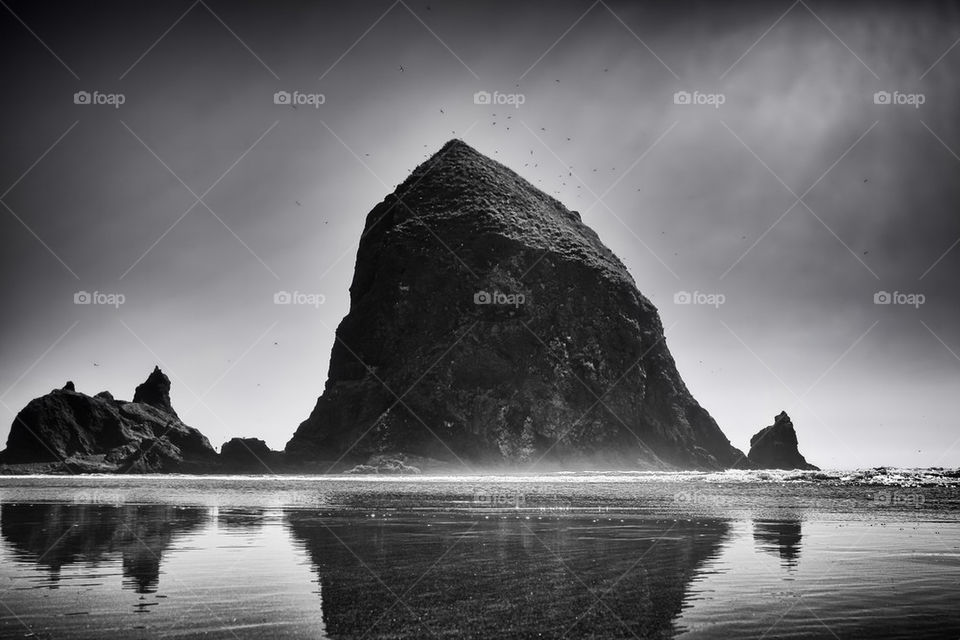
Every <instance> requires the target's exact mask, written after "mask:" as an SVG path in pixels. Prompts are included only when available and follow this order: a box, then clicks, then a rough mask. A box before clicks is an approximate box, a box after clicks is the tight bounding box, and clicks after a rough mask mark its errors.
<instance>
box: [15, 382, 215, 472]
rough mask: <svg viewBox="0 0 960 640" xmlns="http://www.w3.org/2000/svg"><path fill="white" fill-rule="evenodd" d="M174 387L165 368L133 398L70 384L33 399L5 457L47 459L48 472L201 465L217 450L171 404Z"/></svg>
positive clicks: (24, 461)
mask: <svg viewBox="0 0 960 640" xmlns="http://www.w3.org/2000/svg"><path fill="white" fill-rule="evenodd" d="M169 389H170V380H169V378H167V377H166V375H164V374H163V372H162V371H160V369H159V368H158V369H154V371H153V373H151V374H150V377H149V378H147V381H146V382H144V383H143V384H141V385H140V386H139V387H137V393H136V396H135V397H138V398H140V400H138V401H134V402H126V401H123V400H115V399H113V396H112V394H110V393H108V392H101V393H98V394H97V395H96V396H93V397H91V396H88V395H86V394H84V393H79V392H77V391H76V390H75V387H74V385H73V383H67V385H65V386H64V388H63V389H56V390H54V391H52V392H50V393H48V394H47V395H45V396H41V397H40V398H36V399H34V400H31V401H30V402H29V403H28V404H27V406H26V407H24V408H23V409H22V410H21V411H20V412H19V413H18V414H17V416H16V418H15V419H14V421H13V424H12V426H11V428H10V435H9V436H8V438H7V447H6V449H5V450H4V451H3V452H2V453H0V462H2V463H3V464H6V465H24V464H26V465H30V464H47V465H49V467H47V468H46V469H45V471H49V472H100V473H103V472H111V471H113V472H122V473H160V472H169V471H176V470H180V469H182V468H183V467H184V466H185V465H186V466H188V467H189V466H191V465H194V466H195V465H199V468H201V469H202V468H203V467H204V465H206V464H208V463H212V462H213V461H214V460H215V459H216V452H215V451H214V449H213V447H211V446H210V442H209V441H208V440H207V439H206V438H205V437H204V436H203V434H201V433H200V432H199V431H197V430H196V429H194V428H193V427H190V426H187V425H186V424H184V423H183V422H182V421H181V420H180V418H179V417H178V416H177V414H176V413H175V412H174V411H173V408H172V407H169ZM146 400H150V401H151V402H146ZM164 407H167V408H166V409H165V408H164Z"/></svg>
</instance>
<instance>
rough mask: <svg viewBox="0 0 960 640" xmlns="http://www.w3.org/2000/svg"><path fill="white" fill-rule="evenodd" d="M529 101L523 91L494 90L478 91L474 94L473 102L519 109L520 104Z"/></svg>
mask: <svg viewBox="0 0 960 640" xmlns="http://www.w3.org/2000/svg"><path fill="white" fill-rule="evenodd" d="M526 101H527V96H526V95H524V94H522V93H500V92H499V91H494V92H493V93H490V92H489V91H477V92H476V93H474V94H473V104H479V105H503V106H508V107H513V108H514V109H519V108H520V105H522V104H523V103H525V102H526Z"/></svg>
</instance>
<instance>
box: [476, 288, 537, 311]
mask: <svg viewBox="0 0 960 640" xmlns="http://www.w3.org/2000/svg"><path fill="white" fill-rule="evenodd" d="M526 301H527V297H526V296H525V295H523V294H522V293H502V292H500V291H477V292H476V293H475V294H473V304H496V305H512V306H514V307H519V306H520V305H522V304H524V303H525V302H526Z"/></svg>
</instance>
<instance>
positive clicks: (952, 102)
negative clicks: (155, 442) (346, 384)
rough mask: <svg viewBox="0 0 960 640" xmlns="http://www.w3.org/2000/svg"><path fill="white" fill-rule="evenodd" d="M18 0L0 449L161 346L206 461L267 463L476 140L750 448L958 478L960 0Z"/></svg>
mask: <svg viewBox="0 0 960 640" xmlns="http://www.w3.org/2000/svg"><path fill="white" fill-rule="evenodd" d="M5 1H6V4H5V5H3V6H2V7H0V43H2V44H0V47H2V50H3V54H2V69H0V73H2V77H3V81H4V86H5V99H4V101H3V105H2V107H0V108H2V110H3V118H2V120H0V126H2V140H3V145H2V152H0V194H2V196H0V201H2V206H0V239H2V240H0V241H2V247H0V263H2V268H0V278H2V283H0V293H2V295H3V300H4V302H5V304H4V313H3V318H2V320H0V400H2V404H0V417H2V419H0V441H5V439H6V434H7V432H8V428H9V424H10V422H11V421H12V420H13V417H14V415H15V414H16V412H17V411H18V410H19V409H20V408H22V407H23V406H24V405H25V404H26V403H27V402H28V401H29V400H30V399H31V398H34V397H37V396H40V395H42V394H44V393H46V392H48V391H49V390H50V389H52V388H55V387H60V386H62V385H63V384H64V382H65V381H66V380H68V379H71V380H73V381H75V383H76V385H77V389H78V390H80V391H84V392H86V393H90V394H93V393H96V392H98V391H101V390H104V389H108V390H110V391H111V392H112V393H113V394H114V395H115V396H117V397H118V398H128V399H129V398H131V397H132V395H133V389H134V387H135V386H136V385H137V384H139V383H140V382H142V381H143V379H145V378H146V376H147V374H148V373H149V372H150V370H151V369H152V368H153V366H154V365H155V364H159V365H160V366H161V367H162V368H163V369H164V370H165V371H166V372H167V373H168V374H169V375H170V377H171V378H172V380H173V392H172V396H173V404H174V406H175V408H176V409H177V410H178V412H179V413H180V416H181V417H182V418H183V419H184V421H185V422H187V423H188V424H190V425H192V426H195V427H197V428H199V429H200V430H201V431H202V432H203V433H204V434H206V435H207V436H208V437H209V438H210V440H211V442H213V444H214V445H215V446H219V445H220V444H221V443H222V442H224V441H225V440H227V439H228V438H230V437H232V436H254V437H259V438H263V439H265V440H266V441H267V442H268V444H270V445H271V446H272V447H273V448H278V449H279V448H282V447H283V445H284V444H285V443H286V441H287V440H288V439H289V438H290V436H291V435H292V434H293V431H294V429H295V428H296V426H297V425H298V424H299V423H300V421H302V420H303V419H305V418H306V417H307V415H308V414H309V412H310V410H311V409H312V407H313V405H314V403H315V402H316V398H317V396H318V395H319V394H320V393H321V391H322V389H323V385H324V382H325V380H326V373H327V365H328V359H329V354H330V348H331V346H332V342H333V331H334V329H335V328H336V326H337V324H338V323H339V321H340V319H341V318H342V317H343V316H344V315H345V314H346V312H347V310H348V304H349V296H348V287H349V284H350V280H351V277H352V272H353V266H354V259H355V253H356V247H357V243H358V240H359V236H360V233H361V231H362V229H363V223H364V218H365V216H366V214H367V212H368V211H369V210H370V209H371V208H372V207H373V206H374V205H375V204H376V203H377V202H379V201H380V200H381V199H382V198H383V197H384V196H385V195H386V194H387V193H389V192H390V191H392V190H393V188H394V187H395V186H396V185H397V184H398V183H399V182H401V181H402V180H403V179H404V178H405V177H406V175H407V174H408V173H409V171H410V170H412V169H413V167H414V166H416V164H418V163H419V162H421V161H422V160H423V159H424V158H425V157H427V156H428V155H430V154H432V153H433V152H435V151H436V150H437V149H438V148H439V147H440V146H441V145H442V144H443V143H444V142H445V141H446V140H448V139H450V138H452V137H460V138H462V139H464V140H465V141H466V142H467V143H469V144H471V145H473V146H474V147H475V148H477V149H478V150H479V151H481V152H483V153H486V154H487V155H489V156H491V157H493V158H495V159H497V160H499V161H501V162H503V163H505V164H506V165H507V166H509V167H511V168H513V169H514V170H516V171H518V172H519V173H520V174H521V175H523V176H524V177H526V178H527V179H529V180H530V181H531V182H533V183H534V184H536V185H537V186H540V187H541V188H543V189H544V190H545V191H547V192H549V193H551V194H553V195H555V196H556V197H558V198H559V199H560V200H561V201H562V202H563V203H564V204H566V205H567V206H568V207H569V208H571V209H575V210H578V211H580V212H581V214H582V216H583V219H584V221H585V222H586V223H587V224H589V225H590V226H591V227H593V228H594V229H595V230H596V231H597V232H598V233H599V235H600V237H601V239H602V240H603V241H604V242H605V243H606V244H607V245H608V246H609V247H610V248H611V249H612V250H613V251H614V252H615V253H616V254H617V255H618V256H619V257H620V258H621V259H622V260H623V262H624V263H625V264H626V265H627V267H628V268H629V270H630V272H631V274H632V275H633V277H634V279H635V280H636V282H637V285H638V287H639V288H640V290H641V291H642V292H643V293H644V294H645V295H647V296H648V297H649V298H650V299H651V300H652V301H653V302H654V303H655V304H656V305H657V307H658V308H659V310H660V314H661V317H662V319H663V322H664V326H665V327H666V334H667V342H668V345H669V347H670V349H671V351H672V352H673V354H674V357H675V358H676V360H677V364H678V366H679V369H680V373H681V375H682V376H683V378H684V380H685V381H686V382H687V385H688V386H689V387H690V389H691V391H692V392H693V394H694V396H695V397H696V398H697V399H698V400H699V402H700V403H701V404H702V405H703V406H704V407H706V408H707V409H708V410H709V411H710V413H711V414H712V415H713V416H714V417H715V418H716V419H717V421H718V423H719V424H720V426H721V427H722V428H723V430H724V431H725V433H726V434H727V435H728V437H729V438H730V439H731V441H732V442H733V444H734V445H736V446H738V447H740V448H743V449H744V450H746V449H747V448H748V444H749V438H750V436H751V435H752V434H753V433H755V432H756V431H757V430H758V429H760V428H761V427H763V426H766V425H769V424H772V421H773V417H774V415H776V414H777V413H779V412H780V411H781V410H786V411H788V412H789V413H790V414H791V416H792V417H793V420H794V423H795V425H796V426H797V430H798V435H799V439H800V445H801V451H802V452H803V453H804V454H805V455H806V457H807V459H808V460H810V461H811V462H813V463H815V464H817V465H820V466H822V467H829V468H838V467H846V468H849V467H869V466H876V465H903V466H957V465H960V443H958V438H960V429H958V426H960V422H958V418H957V410H956V399H957V393H958V391H960V357H958V354H960V322H958V320H960V291H958V286H957V282H958V280H957V274H958V273H960V246H958V241H960V215H958V213H960V212H958V204H960V180H958V179H957V178H958V177H960V157H958V154H960V130H958V121H957V117H956V114H957V112H958V82H957V79H958V78H960V46H958V45H957V43H958V39H960V11H958V9H957V7H956V5H955V4H954V5H951V4H948V3H943V4H942V5H941V4H922V3H903V4H902V5H895V4H876V3H873V4H866V3H864V4H860V5H857V4H851V3H844V4H843V5H842V7H834V6H831V5H829V4H826V3H823V2H815V1H811V2H795V3H792V4H791V3H790V2H765V3H758V4H756V5H743V4H737V5H731V8H723V7H720V6H717V5H718V4H719V3H709V2H707V3H695V2H694V3H671V5H670V7H671V8H670V9H669V10H668V9H663V8H659V7H655V6H654V5H652V4H638V3H619V2H608V3H602V2H598V3H595V4H591V2H589V1H587V2H556V3H550V5H549V10H547V9H545V8H544V7H543V6H542V5H538V4H536V3H524V2H516V1H510V2H483V3H470V4H468V3H462V4H452V3H446V2H440V1H438V0H430V1H429V2H423V1H422V0H417V1H416V2H413V1H408V2H406V3H404V2H396V3H393V4H391V2H389V1H385V2H361V3H343V6H336V5H332V4H329V3H320V4H316V3H304V4H292V3H287V4H280V3H271V4H270V6H269V7H267V6H257V5H255V4H253V3H249V4H244V3H228V2H224V1H223V0H204V1H203V2H196V3H193V4H191V2H190V1H189V0H187V1H184V2H166V3H155V4H153V5H151V6H149V7H146V8H143V7H135V6H133V4H132V3H114V4H111V3H101V2H96V3H83V4H82V5H80V3H61V4H58V3H50V2H24V1H10V0H5ZM732 7H735V8H732ZM80 91H86V92H88V93H90V94H91V96H99V97H100V98H101V99H103V100H106V101H108V102H109V101H111V100H113V101H115V100H114V99H113V98H110V97H109V96H111V94H122V96H123V97H122V100H123V104H122V105H120V106H119V107H116V106H115V105H113V104H75V103H74V94H75V93H76V92H80ZM278 91H287V92H290V93H293V92H294V91H298V92H300V93H301V94H322V95H323V96H324V103H323V104H322V105H319V107H318V108H315V107H314V106H312V105H310V104H301V105H298V106H297V108H296V109H293V108H291V107H290V106H288V105H277V104H274V94H275V92H278ZM477 91H488V92H491V93H493V92H495V91H496V92H499V94H507V95H508V96H509V95H511V94H516V95H519V96H520V97H519V98H510V97H506V98H502V99H503V100H506V101H508V102H509V101H513V102H517V101H522V102H523V104H521V105H519V106H515V105H513V104H497V105H484V104H475V103H474V94H475V92H477ZM678 91H686V92H689V93H690V94H691V96H693V100H697V99H699V100H702V101H706V102H714V103H715V102H718V101H722V104H720V105H719V106H718V107H717V106H714V105H713V104H675V103H674V94H675V93H676V92H678ZM878 91H881V92H882V91H886V92H889V93H890V95H891V102H893V101H896V100H901V101H903V102H904V103H903V104H875V99H874V97H875V93H876V92H878ZM94 92H98V93H97V94H94ZM695 92H696V93H695ZM895 92H896V93H895ZM882 98H883V96H882V95H881V102H882ZM94 99H96V97H94ZM919 101H922V104H919V105H916V104H915V103H917V102H919ZM436 250H437V251H445V250H446V249H444V248H443V247H442V246H440V245H439V244H438V245H437V247H436ZM79 291H86V292H90V293H93V292H99V293H100V294H108V295H109V294H121V295H122V296H124V302H123V304H122V305H120V306H119V307H114V306H109V305H104V304H89V305H77V304H74V294H75V293H76V292H79ZM278 291H290V292H293V291H298V292H301V293H308V294H318V295H322V296H324V303H323V304H322V305H319V306H318V307H312V306H306V305H289V306H281V305H275V304H274V302H273V298H274V294H275V293H276V292H278ZM683 291H686V292H690V293H691V294H692V293H693V292H698V293H699V294H702V295H700V296H698V299H699V300H701V301H707V300H711V301H717V300H720V299H722V300H723V304H722V305H719V307H716V306H711V305H708V304H689V305H684V304H676V303H675V302H674V300H675V294H677V293H678V292H683ZM880 291H887V292H890V293H891V294H892V293H893V292H898V293H899V294H900V295H899V296H897V298H896V299H895V300H894V301H893V302H894V303H893V304H887V305H878V304H875V303H874V297H875V294H876V293H877V292H880ZM915 294H922V296H923V297H922V298H918V297H917V296H916V295H915ZM708 296H712V297H708ZM718 296H722V298H719V297H718ZM911 296H912V297H911ZM100 299H101V300H103V301H108V300H112V299H115V298H109V297H104V296H101V298H100ZM919 300H922V304H898V302H904V303H909V302H913V303H917V302H918V301H919ZM583 313H584V314H589V313H590V310H589V309H584V310H583Z"/></svg>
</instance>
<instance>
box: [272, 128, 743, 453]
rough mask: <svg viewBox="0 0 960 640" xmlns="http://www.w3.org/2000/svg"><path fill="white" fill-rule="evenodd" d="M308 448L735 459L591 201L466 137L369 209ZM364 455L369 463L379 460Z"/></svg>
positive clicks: (303, 432)
mask: <svg viewBox="0 0 960 640" xmlns="http://www.w3.org/2000/svg"><path fill="white" fill-rule="evenodd" d="M336 338H337V339H336V340H335V342H334V346H333V351H332V354H331V358H330V369H329V374H328V378H327V382H326V387H325V389H324V391H323V394H322V395H321V396H320V398H319V399H318V401H317V403H316V406H315V407H314V409H313V412H312V413H311V414H310V416H309V417H308V418H307V419H306V420H305V421H304V422H303V423H302V424H301V425H300V426H299V428H298V429H297V431H296V433H295V435H294V437H293V438H292V439H291V440H290V442H289V443H288V444H287V446H286V452H287V453H288V454H289V456H291V457H292V458H295V459H297V460H303V461H324V460H329V461H332V460H345V461H347V462H349V463H353V464H357V463H361V464H362V463H364V461H365V460H366V459H367V458H369V457H370V456H371V455H377V454H382V453H384V452H387V451H405V452H408V453H410V454H411V455H416V456H424V457H429V458H434V459H438V460H442V461H444V462H446V463H451V464H457V465H466V466H470V467H472V466H473V465H476V466H478V467H494V466H506V467H508V468H519V469H522V468H526V467H527V466H529V465H533V464H534V463H536V464H538V465H539V468H541V469H542V468H554V469H571V468H593V469H596V468H620V469H678V468H681V469H721V468H726V467H729V466H731V465H732V464H733V463H734V462H735V461H736V460H737V459H739V458H742V457H743V453H742V452H740V451H738V450H737V449H735V448H734V447H733V446H732V445H731V444H730V442H729V440H728V439H727V437H726V436H725V435H724V434H723V432H722V431H721V430H720V428H719V427H718V426H717V423H716V422H715V421H714V419H713V418H712V417H711V416H710V414H709V413H708V412H707V411H706V410H705V409H704V408H703V407H701V406H700V405H699V404H698V403H697V401H696V400H695V399H694V398H693V396H692V395H691V394H690V392H689V390H688V389H687V387H686V385H685V384H684V382H683V380H682V379H681V377H680V374H679V373H678V371H677V367H676V365H675V363H674V360H673V356H672V355H671V354H670V350H669V349H668V348H667V345H666V342H665V338H664V331H663V325H662V323H661V321H660V317H659V314H658V312H657V309H656V307H654V305H653V304H652V303H651V302H650V301H649V300H648V299H647V298H646V297H644V296H643V294H641V293H640V291H638V289H637V286H636V284H635V283H634V281H633V278H632V276H631V275H630V273H629V272H628V271H627V269H626V267H625V266H624V265H623V263H622V262H621V261H620V260H619V259H618V258H617V257H616V256H615V255H614V254H613V253H612V252H611V251H610V249H609V248H607V247H606V246H605V245H604V244H603V242H601V240H600V238H599V237H598V236H597V234H596V233H595V232H594V231H593V230H592V229H591V228H589V227H588V226H587V225H585V224H584V223H583V221H582V220H581V218H580V214H578V213H577V212H575V211H570V210H568V209H567V208H566V207H564V206H563V204H561V203H560V202H559V201H557V200H556V199H554V198H552V197H550V196H549V195H547V194H545V193H544V192H542V191H540V190H539V189H537V188H536V187H534V186H533V185H532V184H530V183H529V182H527V181H526V180H525V179H523V178H522V177H520V176H519V175H517V174H516V173H514V172H513V171H511V170H510V169H508V168H507V167H505V166H503V165H501V164H499V163H497V162H495V161H493V160H491V159H490V158H488V157H486V156H484V155H482V154H481V153H479V152H477V151H476V150H474V149H473V148H471V147H470V146H468V145H467V144H465V143H463V142H461V141H460V140H452V141H450V142H448V143H447V144H446V145H444V147H443V148H442V149H440V151H439V152H438V153H436V154H435V155H434V156H433V157H431V158H430V159H429V160H427V161H426V162H424V163H423V164H421V165H420V166H419V167H417V168H416V169H415V170H414V171H413V173H412V174H411V175H410V176H409V177H408V178H407V179H406V180H405V181H404V182H403V183H402V184H401V185H400V186H399V187H397V189H396V191H395V192H394V193H392V194H390V195H388V196H387V197H386V199H384V200H383V201H382V202H381V203H380V204H378V205H376V206H375V207H374V208H373V210H372V211H370V212H369V214H368V215H367V219H366V224H365V228H364V230H363V234H362V235H361V238H360V245H359V249H358V252H357V260H356V268H355V271H354V276H353V283H352V284H351V286H350V311H349V313H348V314H347V316H346V317H345V318H344V319H343V321H342V322H341V323H340V326H339V327H338V329H337V332H336ZM366 466H372V465H369V464H367V465H366Z"/></svg>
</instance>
